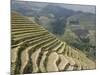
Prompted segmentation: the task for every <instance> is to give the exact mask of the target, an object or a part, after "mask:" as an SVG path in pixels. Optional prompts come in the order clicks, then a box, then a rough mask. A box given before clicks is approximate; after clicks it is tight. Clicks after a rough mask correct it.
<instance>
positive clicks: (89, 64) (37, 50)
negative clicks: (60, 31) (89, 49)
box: [11, 12, 95, 75]
mask: <svg viewBox="0 0 100 75" xmlns="http://www.w3.org/2000/svg"><path fill="white" fill-rule="evenodd" d="M11 25H12V26H11V37H12V40H11V41H12V46H11V73H12V75H14V74H27V73H38V72H55V71H69V70H84V69H95V63H94V62H93V61H91V60H90V59H88V58H87V57H86V55H85V54H83V53H82V52H81V51H79V50H78V49H74V48H71V47H70V46H69V45H67V44H66V43H65V42H63V41H61V40H59V39H57V38H56V36H54V35H53V34H52V33H50V32H48V31H47V30H46V29H44V28H43V27H42V26H40V25H38V24H36V23H35V22H32V21H30V20H29V19H28V18H26V17H24V16H22V15H21V14H19V13H16V12H12V13H11Z"/></svg>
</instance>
